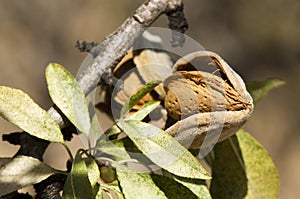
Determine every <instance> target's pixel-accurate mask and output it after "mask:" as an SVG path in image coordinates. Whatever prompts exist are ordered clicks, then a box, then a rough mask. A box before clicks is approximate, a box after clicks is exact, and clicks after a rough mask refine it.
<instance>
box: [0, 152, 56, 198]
mask: <svg viewBox="0 0 300 199" xmlns="http://www.w3.org/2000/svg"><path fill="white" fill-rule="evenodd" d="M55 173H58V172H57V171H56V170H54V169H52V168H51V167H49V166H48V165H46V164H45V163H43V162H41V161H39V160H38V159H35V158H32V157H28V156H17V157H15V158H0V197H1V196H4V195H6V194H8V193H11V192H13V191H16V190H18V189H20V188H24V187H27V186H30V185H33V184H36V183H39V182H41V181H43V180H45V179H46V178H48V177H49V176H51V175H53V174H55Z"/></svg>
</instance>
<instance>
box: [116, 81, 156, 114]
mask: <svg viewBox="0 0 300 199" xmlns="http://www.w3.org/2000/svg"><path fill="white" fill-rule="evenodd" d="M160 83H161V81H160V80H156V81H152V82H149V83H147V84H145V85H143V86H142V88H140V89H139V90H138V91H137V92H136V93H135V94H133V95H132V96H131V97H130V98H129V99H128V100H127V101H126V102H125V104H124V105H123V107H122V110H121V117H120V118H122V117H124V115H125V114H126V113H128V111H130V109H131V108H132V107H133V106H134V105H135V104H137V103H138V102H139V101H140V100H141V99H142V98H143V97H144V96H145V95H146V94H147V93H149V92H150V91H152V90H153V89H154V88H155V87H156V86H157V85H159V84H160Z"/></svg>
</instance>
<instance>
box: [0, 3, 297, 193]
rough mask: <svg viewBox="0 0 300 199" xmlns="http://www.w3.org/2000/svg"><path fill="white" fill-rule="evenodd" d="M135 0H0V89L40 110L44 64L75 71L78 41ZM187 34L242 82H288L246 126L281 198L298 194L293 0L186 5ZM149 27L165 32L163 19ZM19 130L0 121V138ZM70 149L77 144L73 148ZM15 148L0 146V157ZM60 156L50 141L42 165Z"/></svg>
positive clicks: (111, 23)
mask: <svg viewBox="0 0 300 199" xmlns="http://www.w3.org/2000/svg"><path fill="white" fill-rule="evenodd" d="M142 2H143V1H142V0H135V1H124V0H115V1H108V0H101V1H100V0H89V1H84V0H63V1H58V0H51V1H50V0H43V1H38V0H26V1H19V0H9V1H8V0H2V1H0V27H1V28H0V85H6V86H10V87H15V88H20V89H22V90H24V91H25V92H27V93H28V94H29V95H30V96H31V97H32V98H33V99H34V100H35V101H36V102H37V103H38V104H40V105H41V106H42V107H43V108H45V109H47V108H49V107H50V105H51V101H50V99H49V96H48V94H47V88H46V83H45V77H44V71H45V67H46V66H47V64H48V63H49V62H58V63H60V64H62V65H64V66H65V67H66V68H67V69H68V70H70V71H71V72H72V73H73V74H76V72H77V69H78V68H79V66H80V64H81V62H82V61H83V59H84V58H85V56H86V54H82V53H79V52H78V50H77V49H75V47H74V45H75V41H76V40H78V39H81V40H87V41H92V40H96V41H101V40H102V39H103V38H104V37H105V36H106V35H108V34H109V33H111V32H112V31H114V30H115V29H116V28H117V27H118V26H119V25H120V24H121V23H122V22H123V21H124V20H125V19H126V18H127V17H128V16H129V15H131V14H132V13H133V12H134V10H135V9H136V8H137V7H138V5H140V4H141V3H142ZM185 11H186V16H187V18H188V20H189V24H190V28H189V30H188V31H187V34H188V35H189V36H190V37H192V38H194V39H195V40H196V41H198V42H199V43H200V44H202V45H203V46H204V47H205V48H206V49H208V50H211V51H215V52H217V53H219V54H220V55H221V56H222V57H223V58H224V59H225V60H227V61H228V62H229V63H230V64H231V65H232V67H233V68H234V69H235V70H236V71H238V72H239V73H240V74H241V76H243V77H244V79H245V81H254V80H264V79H266V78H268V77H279V78H281V79H283V80H285V81H286V82H287V84H286V85H285V86H284V87H281V88H279V89H276V90H274V91H272V92H271V93H270V94H269V95H268V96H267V97H266V98H265V99H263V101H262V102H261V103H259V104H258V105H257V106H256V109H255V112H254V114H253V117H252V118H251V120H250V121H249V122H248V123H247V125H246V127H245V128H246V129H247V130H248V131H249V132H250V133H251V134H252V135H253V136H254V137H256V138H257V140H259V141H260V142H261V143H262V144H263V145H264V146H265V148H266V149H267V150H268V151H269V153H270V155H271V157H272V158H273V159H274V161H275V163H276V165H277V166H278V169H279V172H280V182H281V188H280V197H279V198H280V199H294V198H295V199H296V198H299V195H300V133H299V127H300V123H299V121H298V120H299V118H298V116H299V111H300V108H299V106H298V104H299V103H298V99H297V98H298V97H299V96H300V92H299V89H298V85H299V83H300V80H299V78H300V2H299V1H298V0H288V1H287V0H285V1H284V0H260V1H258V0H253V1H240V0H226V1H217V0H209V1H208V0H198V1H195V0H194V1H185ZM154 26H160V27H166V26H167V21H166V17H165V16H162V17H161V18H160V19H159V20H158V21H157V22H156V23H155V24H154ZM17 129H18V128H16V127H15V126H13V125H11V124H9V123H7V122H5V121H4V120H2V119H0V133H1V134H2V133H8V132H11V131H15V130H17ZM71 145H72V149H73V151H75V150H76V148H77V147H78V146H79V145H80V142H79V141H78V139H75V140H74V141H73V142H72V143H71ZM17 149H18V147H17V146H13V145H10V144H8V143H6V142H3V141H0V157H4V156H11V155H13V154H14V153H15V152H16V150H17ZM61 157H63V158H66V157H67V154H66V153H65V152H64V150H63V148H62V147H61V146H59V145H55V144H52V145H51V146H50V147H49V149H48V150H47V153H46V155H45V159H46V161H47V162H48V163H49V164H51V165H53V166H55V167H56V168H64V162H62V161H59V160H60V158H61Z"/></svg>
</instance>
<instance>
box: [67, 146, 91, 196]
mask: <svg viewBox="0 0 300 199" xmlns="http://www.w3.org/2000/svg"><path fill="white" fill-rule="evenodd" d="M62 197H63V198H65V199H74V198H75V199H76V198H77V199H83V198H84V199H89V198H90V199H92V198H94V197H93V190H92V186H91V183H90V181H89V175H88V169H87V166H86V164H85V161H84V159H83V158H82V157H81V154H80V151H79V152H77V154H76V156H75V159H74V160H73V165H72V170H71V172H70V173H69V175H68V177H67V180H66V182H65V185H64V189H63V196H62Z"/></svg>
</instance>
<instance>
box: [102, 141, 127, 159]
mask: <svg viewBox="0 0 300 199" xmlns="http://www.w3.org/2000/svg"><path fill="white" fill-rule="evenodd" d="M96 149H97V150H99V151H101V152H103V153H106V154H109V155H112V156H113V157H114V158H115V159H116V160H129V159H130V156H129V155H128V153H127V151H126V149H125V147H124V142H123V140H113V141H106V142H99V143H98V144H97V146H96Z"/></svg>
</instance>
